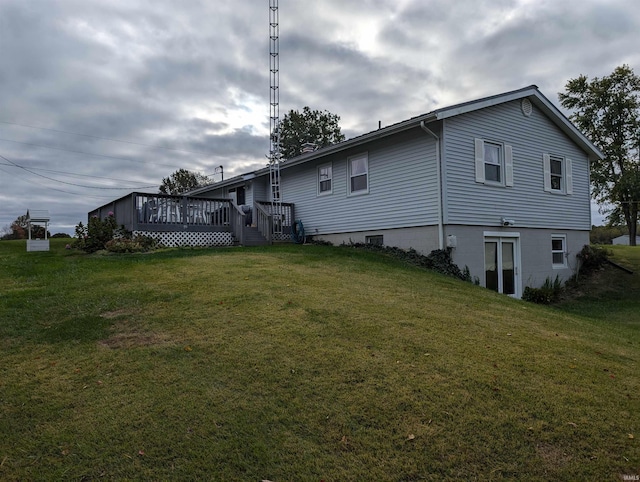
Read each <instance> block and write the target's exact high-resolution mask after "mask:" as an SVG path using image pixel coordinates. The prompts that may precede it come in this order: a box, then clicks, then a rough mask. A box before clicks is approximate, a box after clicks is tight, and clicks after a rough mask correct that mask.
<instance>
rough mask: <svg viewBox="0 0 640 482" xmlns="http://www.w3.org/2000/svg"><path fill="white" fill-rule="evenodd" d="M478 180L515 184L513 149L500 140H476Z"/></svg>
mask: <svg viewBox="0 0 640 482" xmlns="http://www.w3.org/2000/svg"><path fill="white" fill-rule="evenodd" d="M475 158H476V182H479V183H483V184H493V185H498V186H513V149H512V148H511V146H509V145H507V144H502V143H500V142H493V141H486V140H484V139H476V140H475Z"/></svg>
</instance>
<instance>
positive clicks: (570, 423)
mask: <svg viewBox="0 0 640 482" xmlns="http://www.w3.org/2000/svg"><path fill="white" fill-rule="evenodd" d="M567 425H571V426H572V427H577V425H576V424H575V423H573V422H567Z"/></svg>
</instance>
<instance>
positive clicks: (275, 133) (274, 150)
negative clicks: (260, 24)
mask: <svg viewBox="0 0 640 482" xmlns="http://www.w3.org/2000/svg"><path fill="white" fill-rule="evenodd" d="M279 35H280V27H279V25H278V0H269V38H270V39H271V48H270V51H271V57H270V58H271V62H270V71H271V100H270V101H271V148H270V150H269V179H270V184H271V214H272V216H273V234H274V238H275V237H276V235H281V234H282V224H283V223H282V198H281V194H282V191H281V190H280V157H281V154H280V86H279V83H280V52H279V51H280V38H279Z"/></svg>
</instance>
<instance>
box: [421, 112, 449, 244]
mask: <svg viewBox="0 0 640 482" xmlns="http://www.w3.org/2000/svg"><path fill="white" fill-rule="evenodd" d="M420 128H421V129H422V130H423V131H425V132H426V133H427V134H429V135H431V136H433V138H434V139H435V140H436V165H437V168H438V176H437V182H438V249H444V225H443V222H442V211H443V209H442V165H441V162H440V161H441V159H440V157H441V156H440V138H439V137H438V136H437V135H436V134H435V133H434V132H433V131H432V130H431V129H429V128H428V127H427V126H426V125H425V123H424V120H422V121H420Z"/></svg>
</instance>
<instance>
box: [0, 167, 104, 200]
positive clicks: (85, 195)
mask: <svg viewBox="0 0 640 482" xmlns="http://www.w3.org/2000/svg"><path fill="white" fill-rule="evenodd" d="M0 171H2V172H6V173H7V174H9V175H11V173H10V172H7V171H6V170H4V169H2V168H0ZM24 181H25V182H28V183H32V184H37V185H38V186H42V187H43V188H44V189H49V190H51V191H57V192H62V193H65V194H71V195H73V196H82V197H85V198H87V197H90V198H94V199H112V198H111V196H96V195H92V194H81V193H78V192H71V191H65V190H64V189H56V188H55V187H50V186H46V185H44V184H42V183H40V182H36V181H34V180H32V179H30V180H27V179H25V180H24Z"/></svg>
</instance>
